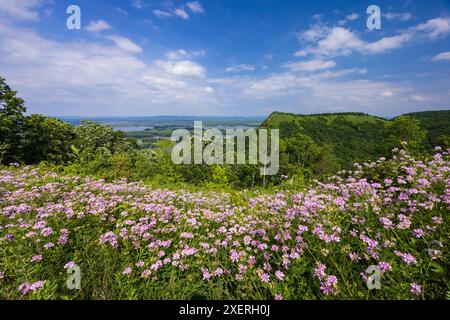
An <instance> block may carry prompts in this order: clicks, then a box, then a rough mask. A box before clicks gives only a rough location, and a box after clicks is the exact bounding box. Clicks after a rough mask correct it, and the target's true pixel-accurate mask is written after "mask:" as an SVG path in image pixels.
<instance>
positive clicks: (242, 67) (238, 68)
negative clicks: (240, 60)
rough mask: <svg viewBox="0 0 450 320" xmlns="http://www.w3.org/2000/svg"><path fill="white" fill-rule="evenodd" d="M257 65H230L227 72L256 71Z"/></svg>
mask: <svg viewBox="0 0 450 320" xmlns="http://www.w3.org/2000/svg"><path fill="white" fill-rule="evenodd" d="M254 70H255V66H253V65H251V64H240V65H237V66H233V67H228V68H226V69H225V71H227V72H241V71H254Z"/></svg>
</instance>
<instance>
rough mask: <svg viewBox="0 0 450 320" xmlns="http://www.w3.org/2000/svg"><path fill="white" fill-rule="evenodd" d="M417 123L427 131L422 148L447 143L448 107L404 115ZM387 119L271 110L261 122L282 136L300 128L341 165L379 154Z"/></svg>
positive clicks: (449, 132)
mask: <svg viewBox="0 0 450 320" xmlns="http://www.w3.org/2000/svg"><path fill="white" fill-rule="evenodd" d="M406 116H409V117H411V118H415V119H417V120H418V121H419V122H420V126H421V127H422V129H425V130H426V131H427V135H426V138H425V142H424V144H425V147H426V148H428V149H429V148H432V147H433V146H436V145H445V144H448V141H449V140H450V110H443V111H426V112H417V113H409V114H406ZM389 121H392V120H387V119H384V118H380V117H377V116H372V115H369V114H365V113H356V112H354V113H350V112H348V113H326V114H312V115H302V114H292V113H283V112H273V113H272V114H270V116H269V117H268V118H267V119H266V120H265V121H264V122H263V123H262V124H261V126H262V127H264V128H272V129H273V128H277V129H280V135H281V137H282V138H283V137H284V138H288V137H292V136H293V135H294V133H295V132H298V131H300V132H301V133H302V134H305V135H307V136H309V137H311V138H312V139H313V140H314V142H316V143H317V144H318V145H319V146H323V145H330V146H331V147H332V148H333V153H334V154H335V155H336V156H337V158H338V161H339V163H340V165H341V167H342V168H350V167H351V166H352V164H353V163H355V162H359V163H361V162H363V161H366V160H370V159H375V158H376V157H378V156H380V155H382V150H381V148H380V146H381V142H382V141H383V130H384V125H385V124H386V123H388V122H389Z"/></svg>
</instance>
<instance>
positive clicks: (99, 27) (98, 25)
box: [86, 20, 111, 32]
mask: <svg viewBox="0 0 450 320" xmlns="http://www.w3.org/2000/svg"><path fill="white" fill-rule="evenodd" d="M109 29H111V26H110V25H109V23H107V22H106V21H103V20H98V21H91V23H89V24H88V25H87V27H86V30H87V31H89V32H101V31H104V30H109Z"/></svg>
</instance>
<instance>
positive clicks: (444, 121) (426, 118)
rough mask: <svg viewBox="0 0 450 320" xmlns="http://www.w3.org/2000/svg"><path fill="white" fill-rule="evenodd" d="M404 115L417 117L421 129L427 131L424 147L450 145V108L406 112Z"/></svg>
mask: <svg viewBox="0 0 450 320" xmlns="http://www.w3.org/2000/svg"><path fill="white" fill-rule="evenodd" d="M405 116H408V117H411V118H414V119H417V120H418V121H419V122H420V126H421V127H422V129H424V130H426V131H427V136H426V138H425V148H426V149H431V148H433V147H435V146H437V145H440V146H441V147H446V148H448V147H450V144H449V141H450V140H449V137H450V124H449V123H450V110H440V111H426V112H415V113H407V114H405Z"/></svg>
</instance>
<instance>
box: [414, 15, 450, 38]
mask: <svg viewBox="0 0 450 320" xmlns="http://www.w3.org/2000/svg"><path fill="white" fill-rule="evenodd" d="M413 31H415V32H417V31H423V32H425V33H426V36H428V37H429V38H430V39H436V38H439V37H441V36H443V35H446V34H447V33H449V32H450V18H435V19H431V20H428V21H427V22H425V23H421V24H419V25H417V26H416V27H414V28H413Z"/></svg>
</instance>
